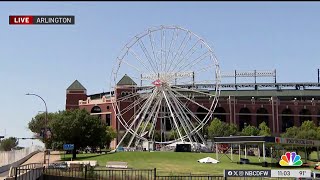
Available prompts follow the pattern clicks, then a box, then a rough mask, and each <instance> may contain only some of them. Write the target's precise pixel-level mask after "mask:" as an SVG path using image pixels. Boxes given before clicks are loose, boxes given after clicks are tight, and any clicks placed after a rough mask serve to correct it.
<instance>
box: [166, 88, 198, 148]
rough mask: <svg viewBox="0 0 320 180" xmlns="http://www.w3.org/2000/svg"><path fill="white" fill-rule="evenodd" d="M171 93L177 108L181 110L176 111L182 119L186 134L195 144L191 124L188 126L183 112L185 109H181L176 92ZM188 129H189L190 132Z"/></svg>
mask: <svg viewBox="0 0 320 180" xmlns="http://www.w3.org/2000/svg"><path fill="white" fill-rule="evenodd" d="M170 93H171V97H172V100H173V102H174V103H175V105H176V107H177V109H178V111H179V112H176V114H177V115H178V118H179V119H180V122H181V125H182V128H183V130H184V131H185V133H186V135H187V136H188V138H189V140H190V142H191V143H192V144H194V143H193V140H192V134H191V132H192V130H191V129H190V126H188V123H187V122H186V120H185V116H184V114H183V111H181V106H180V104H179V102H178V100H177V98H176V97H175V96H174V94H173V95H172V92H170ZM187 130H189V132H188V131H187Z"/></svg>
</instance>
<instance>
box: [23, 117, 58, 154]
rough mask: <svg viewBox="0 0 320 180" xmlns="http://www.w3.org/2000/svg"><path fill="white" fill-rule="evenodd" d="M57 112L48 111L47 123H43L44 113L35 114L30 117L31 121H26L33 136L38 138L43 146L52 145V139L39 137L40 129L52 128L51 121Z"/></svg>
mask: <svg viewBox="0 0 320 180" xmlns="http://www.w3.org/2000/svg"><path fill="white" fill-rule="evenodd" d="M57 114H58V113H48V117H47V119H48V121H47V124H45V120H46V119H45V113H40V114H37V115H36V116H35V117H33V118H32V119H31V121H30V122H29V123H28V128H29V129H30V130H31V131H32V132H33V133H34V137H36V138H39V139H40V140H41V141H42V142H43V143H44V144H45V146H46V147H47V148H48V147H52V146H53V145H52V143H53V140H52V139H43V138H42V137H40V132H41V129H43V128H45V127H47V128H50V129H52V126H51V124H52V122H53V121H54V120H55V119H56V117H57Z"/></svg>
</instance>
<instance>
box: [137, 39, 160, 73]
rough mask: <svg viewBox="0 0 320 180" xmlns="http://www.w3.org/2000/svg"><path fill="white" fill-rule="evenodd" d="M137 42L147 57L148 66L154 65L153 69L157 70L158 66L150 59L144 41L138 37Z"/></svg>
mask: <svg viewBox="0 0 320 180" xmlns="http://www.w3.org/2000/svg"><path fill="white" fill-rule="evenodd" d="M138 44H139V46H140V48H141V49H142V51H143V53H144V55H145V56H146V58H147V59H148V61H149V64H150V66H154V69H156V70H157V72H159V67H158V65H157V63H156V62H154V61H153V60H152V58H151V56H150V54H149V52H148V50H147V48H146V47H145V45H144V43H143V42H142V41H141V40H140V39H139V40H138Z"/></svg>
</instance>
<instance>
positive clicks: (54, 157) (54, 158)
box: [0, 151, 61, 180]
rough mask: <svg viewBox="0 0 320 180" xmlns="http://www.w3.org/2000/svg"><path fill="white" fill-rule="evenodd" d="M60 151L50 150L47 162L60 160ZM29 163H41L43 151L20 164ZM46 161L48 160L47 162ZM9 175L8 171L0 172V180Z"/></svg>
mask: <svg viewBox="0 0 320 180" xmlns="http://www.w3.org/2000/svg"><path fill="white" fill-rule="evenodd" d="M60 160H61V159H60V153H59V151H53V152H51V154H50V156H49V163H53V162H57V161H60ZM30 163H43V152H39V153H37V154H35V155H33V156H31V157H30V158H29V159H28V160H27V161H25V162H24V163H22V164H21V165H26V164H30ZM47 163H48V162H47ZM8 175H9V171H6V172H3V173H0V180H3V179H5V178H6V177H7V176H8Z"/></svg>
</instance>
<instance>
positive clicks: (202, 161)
mask: <svg viewBox="0 0 320 180" xmlns="http://www.w3.org/2000/svg"><path fill="white" fill-rule="evenodd" d="M198 162H199V163H214V164H216V163H218V162H219V161H218V160H215V159H213V158H211V157H206V158H203V159H199V160H198Z"/></svg>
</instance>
